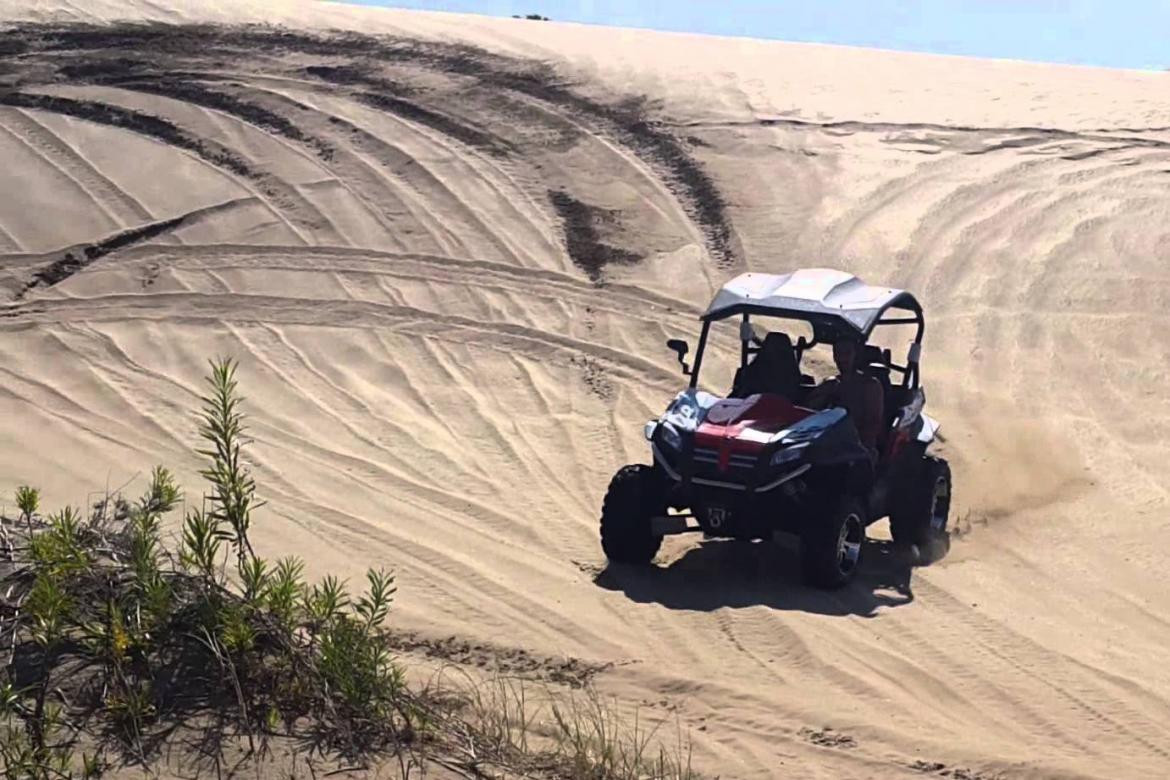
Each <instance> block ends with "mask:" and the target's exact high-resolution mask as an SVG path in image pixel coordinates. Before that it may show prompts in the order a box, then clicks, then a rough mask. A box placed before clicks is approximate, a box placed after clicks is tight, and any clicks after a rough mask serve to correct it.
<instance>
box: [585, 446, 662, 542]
mask: <svg viewBox="0 0 1170 780" xmlns="http://www.w3.org/2000/svg"><path fill="white" fill-rule="evenodd" d="M665 511H666V499H665V486H664V485H663V483H662V477H661V475H659V474H658V473H657V472H656V471H655V470H654V467H653V466H646V465H643V464H636V465H633V466H625V467H623V468H622V469H620V470H619V471H618V473H616V474H614V475H613V479H611V480H610V482H609V490H608V491H607V492H606V494H605V503H604V504H603V505H602V508H601V549H602V550H604V551H605V556H606V557H607V558H609V559H610V560H611V561H616V562H618V563H649V562H650V561H652V560H654V556H655V555H656V554H657V553H658V548H659V547H660V546H661V545H662V537H661V536H655V535H654V534H653V532H652V530H651V527H650V519H651V518H652V517H655V516H657V515H661V514H663V513H665Z"/></svg>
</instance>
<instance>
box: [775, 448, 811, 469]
mask: <svg viewBox="0 0 1170 780" xmlns="http://www.w3.org/2000/svg"><path fill="white" fill-rule="evenodd" d="M807 446H808V445H807V444H797V445H795V446H792V447H785V448H784V449H782V450H780V451H779V452H776V453H775V454H773V455H772V460H771V464H772V465H773V466H780V465H783V464H785V463H789V462H791V461H794V460H796V459H797V458H799V457H800V456H801V455H803V454H804V448H805V447H807Z"/></svg>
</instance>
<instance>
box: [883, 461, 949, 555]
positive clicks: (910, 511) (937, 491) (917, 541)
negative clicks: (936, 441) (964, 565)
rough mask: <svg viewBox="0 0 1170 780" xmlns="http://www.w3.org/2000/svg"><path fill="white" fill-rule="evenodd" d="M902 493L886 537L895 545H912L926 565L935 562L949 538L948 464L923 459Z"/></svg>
mask: <svg viewBox="0 0 1170 780" xmlns="http://www.w3.org/2000/svg"><path fill="white" fill-rule="evenodd" d="M903 490H904V493H903V495H902V496H901V497H900V500H899V502H898V506H897V508H896V510H895V511H894V512H893V513H892V514H891V515H890V535H891V536H893V537H894V541H895V542H896V543H898V544H907V545H914V546H916V547H917V548H918V551H919V555H920V556H922V557H923V558H924V559H925V560H926V561H927V562H930V561H934V560H938V559H939V558H941V557H942V556H943V555H944V554H946V549H947V546H948V540H949V538H950V537H949V534H948V533H947V520H948V518H949V516H950V511H951V467H950V465H949V464H948V463H947V462H946V461H945V460H943V459H942V458H936V457H934V456H931V455H926V456H923V458H922V460H921V461H920V462H919V464H918V468H917V469H915V473H914V474H912V475H911V477H910V479H908V480H907V484H906V485H905V486H904V488H903Z"/></svg>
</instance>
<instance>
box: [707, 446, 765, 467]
mask: <svg viewBox="0 0 1170 780" xmlns="http://www.w3.org/2000/svg"><path fill="white" fill-rule="evenodd" d="M694 458H695V465H696V466H697V467H700V468H702V467H705V466H713V467H714V470H716V471H718V470H719V452H718V451H717V450H713V449H711V448H710V447H696V448H695V455H694ZM727 465H728V466H729V467H730V468H733V469H754V468H755V467H756V456H755V455H740V454H735V453H732V455H731V457H730V458H728V460H727Z"/></svg>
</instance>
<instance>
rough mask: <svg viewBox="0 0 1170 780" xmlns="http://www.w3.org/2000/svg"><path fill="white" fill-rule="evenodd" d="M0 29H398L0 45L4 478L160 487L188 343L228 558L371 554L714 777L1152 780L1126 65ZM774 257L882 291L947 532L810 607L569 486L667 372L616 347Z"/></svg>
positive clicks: (616, 41) (778, 264)
mask: <svg viewBox="0 0 1170 780" xmlns="http://www.w3.org/2000/svg"><path fill="white" fill-rule="evenodd" d="M25 5H26V4H25V3H22V2H15V1H14V0H2V1H0V18H4V19H11V20H17V19H24V20H27V19H33V20H35V21H41V22H53V23H54V24H60V23H62V22H78V21H82V22H84V21H94V20H100V21H103V22H109V21H112V20H115V19H120V18H148V19H159V20H163V21H167V22H170V23H175V24H192V23H202V22H209V21H210V22H219V23H222V22H254V21H276V22H281V23H284V24H289V25H293V26H295V27H298V28H302V29H309V30H314V29H315V30H318V31H320V30H321V29H324V28H326V27H342V28H351V29H360V30H361V31H363V32H367V33H370V32H375V33H381V34H386V35H392V36H409V37H412V38H414V39H423V40H426V41H428V42H427V43H425V44H409V43H403V41H402V39H401V38H396V39H386V40H383V41H380V42H377V43H371V42H370V41H369V39H364V38H354V37H351V38H349V39H347V40H346V41H344V42H339V41H328V42H325V43H323V42H322V41H321V40H320V39H317V38H311V37H307V36H304V35H300V36H287V35H286V36H284V37H282V38H280V39H279V40H278V39H275V38H274V37H272V36H271V34H269V33H262V32H256V31H251V32H240V33H235V34H225V33H222V32H221V33H216V34H214V35H213V34H212V33H210V32H208V31H206V30H204V31H198V30H192V29H190V28H183V27H177V28H169V29H168V30H166V31H164V32H158V31H155V32H149V31H147V32H144V31H142V30H141V29H139V30H134V29H127V28H124V27H116V28H111V29H109V30H108V31H107V32H108V33H109V34H106V33H93V32H92V31H91V32H77V31H72V32H70V31H63V30H61V29H56V30H53V31H46V30H40V31H36V32H30V31H28V30H23V31H21V30H16V31H10V32H8V33H5V35H4V38H3V40H0V83H2V84H3V85H4V86H3V87H0V159H2V160H3V161H4V166H3V168H0V253H2V254H0V285H2V286H3V291H4V292H3V294H4V296H5V299H6V300H7V301H8V303H6V304H5V305H4V308H2V309H0V334H2V337H0V377H2V379H0V445H2V446H0V475H2V480H0V489H2V490H4V491H5V493H7V492H8V491H10V490H11V489H12V487H13V486H15V485H16V484H18V483H20V482H23V481H33V482H36V483H38V484H40V485H42V486H43V487H44V488H45V490H46V492H47V493H48V496H49V499H50V500H51V501H52V502H54V503H56V502H64V501H73V502H76V503H81V502H82V501H84V500H86V498H87V494H88V491H96V490H103V489H105V488H106V486H107V485H109V486H117V485H119V484H122V483H123V482H125V481H127V480H129V479H131V478H134V477H135V476H139V477H140V476H141V474H142V473H143V472H144V471H145V470H146V469H147V468H148V467H149V466H150V465H151V464H153V463H156V462H159V461H162V462H166V463H169V464H171V465H172V466H173V467H175V468H177V469H180V470H182V471H183V472H184V473H186V474H193V473H194V471H195V469H196V468H197V466H198V464H197V462H196V461H195V460H193V459H192V458H191V457H190V455H189V454H188V449H189V445H190V443H191V441H192V439H193V427H194V423H193V421H192V419H191V417H190V414H189V410H190V409H191V408H192V407H193V406H194V404H195V401H196V396H197V393H198V391H199V385H198V382H199V377H200V376H201V374H202V372H203V371H204V368H205V361H206V359H207V358H208V357H209V356H211V355H215V354H220V353H230V354H234V355H237V356H239V357H240V358H241V359H242V360H243V363H244V369H243V381H244V382H245V386H246V388H247V394H248V396H249V398H250V407H249V408H250V411H251V414H252V424H253V427H252V430H253V433H254V435H255V437H256V440H257V443H256V446H255V455H256V460H257V472H258V477H259V480H260V482H261V484H262V485H263V487H264V493H265V497H266V498H267V499H269V501H270V504H269V506H268V507H267V508H266V510H265V514H264V516H263V517H262V518H261V519H259V520H258V521H257V525H256V534H257V537H258V540H257V541H258V543H259V546H260V547H261V548H262V549H263V550H264V551H265V552H267V553H271V554H273V555H281V554H287V553H296V554H300V555H303V556H305V557H306V558H307V560H308V562H309V566H310V568H311V569H312V570H313V571H314V572H317V573H320V572H324V571H328V570H340V571H343V572H346V573H349V574H351V575H352V576H355V577H358V576H360V573H361V571H362V570H363V569H364V567H365V566H367V565H370V564H383V563H385V564H389V565H393V566H394V567H395V568H396V569H397V570H398V572H399V575H400V584H401V599H400V604H399V607H398V620H399V621H400V623H401V624H402V625H403V626H406V627H409V628H413V629H417V630H419V631H422V632H424V633H425V634H428V635H432V636H436V637H440V636H447V635H455V636H457V637H459V638H461V639H464V638H465V639H468V640H472V641H476V640H478V641H485V640H486V641H491V642H493V643H495V644H497V645H500V646H501V647H505V648H507V647H519V648H524V649H526V650H529V651H531V652H532V653H536V654H541V655H544V656H549V657H557V656H572V657H575V658H581V659H584V660H586V661H588V662H596V663H609V662H612V663H613V664H614V666H613V668H611V669H610V670H609V671H606V672H604V673H603V674H601V675H600V676H599V677H598V678H597V680H598V683H599V684H600V685H601V686H602V687H604V688H605V689H606V690H609V691H612V692H615V693H617V694H620V695H621V696H622V697H623V698H624V699H625V700H626V701H629V702H632V703H643V704H646V705H647V706H648V707H649V708H651V709H652V710H654V711H663V712H669V713H677V714H678V716H679V717H680V718H681V722H682V724H683V726H684V727H686V728H688V729H690V730H691V733H692V736H693V737H694V738H695V739H696V746H697V750H698V759H699V761H700V762H701V763H702V765H703V766H704V767H705V768H707V769H710V770H713V771H718V772H720V773H721V774H722V775H723V776H724V777H769V776H794V777H826V778H830V777H831V778H837V777H858V778H861V777H875V776H881V777H886V776H907V777H909V776H923V775H931V774H935V775H940V776H941V774H942V773H944V772H952V776H969V777H988V778H989V777H999V776H1003V777H1082V776H1083V777H1110V778H1113V777H1134V778H1139V777H1153V776H1162V775H1166V774H1170V737H1168V736H1167V733H1168V732H1170V649H1168V648H1170V607H1168V606H1167V596H1168V595H1170V586H1168V585H1167V584H1166V579H1165V577H1164V575H1163V574H1162V570H1163V558H1164V556H1165V547H1166V545H1167V543H1168V542H1170V521H1168V520H1167V489H1168V488H1170V467H1168V466H1167V463H1168V462H1170V448H1168V446H1167V444H1166V442H1167V441H1168V434H1170V407H1168V405H1167V397H1166V391H1165V387H1166V384H1167V381H1168V379H1170V376H1168V373H1170V370H1168V369H1167V365H1170V335H1168V334H1170V330H1168V328H1167V325H1170V323H1168V318H1170V315H1168V314H1167V312H1170V272H1168V271H1167V263H1168V261H1170V230H1168V228H1167V225H1170V219H1168V217H1170V206H1168V204H1170V199H1168V197H1170V128H1168V127H1167V126H1166V125H1167V122H1166V120H1165V117H1166V116H1167V110H1168V109H1170V91H1168V90H1167V89H1166V86H1167V80H1166V75H1164V74H1143V73H1126V72H1116V71H1106V70H1096V69H1087V68H1064V67H1055V66H1042V65H1029V64H1021V63H1005V62H994V63H992V62H980V61H976V60H967V59H958V58H940V57H928V56H921V55H903V54H892V53H879V52H869V51H861V50H847V49H837V48H831V47H815V46H797V45H787V44H779V43H763V42H752V41H732V40H723V39H715V38H698V37H689V36H674V35H661V34H653V33H647V32H618V31H609V30H601V29H591V28H578V27H572V26H568V25H556V24H545V23H539V24H538V23H530V22H514V21H511V20H482V19H468V18H461V17H452V16H444V15H428V14H413V13H403V12H390V11H372V10H361V9H350V8H345V7H341V6H316V5H310V4H302V3H289V4H287V5H283V6H269V5H267V4H263V3H259V2H253V3H226V2H223V3H208V4H198V5H195V4H182V5H178V4H176V5H177V7H178V8H179V10H166V9H161V8H160V5H159V4H156V3H150V2H145V0H143V2H130V1H129V0H125V1H124V0H107V1H106V2H92V3H85V4H81V3H70V2H65V0H59V2H56V3H52V4H38V8H37V9H33V10H28V9H26V8H24V6H25ZM150 36H154V37H150ZM464 44H472V45H474V46H476V47H483V48H484V49H486V50H487V51H483V50H481V49H478V48H476V49H472V48H467V47H466V46H465V45H464ZM488 52H491V53H488ZM532 58H537V59H532ZM14 85H15V86H18V87H19V89H17V90H10V89H9V87H12V86H14ZM642 96H645V97H647V98H649V100H650V103H649V104H646V105H640V104H639V103H638V102H637V98H639V97H642ZM111 107H112V108H111ZM647 117H649V118H652V119H657V120H661V122H660V123H655V124H646V123H645V122H644V121H643V120H644V119H645V118H647ZM160 119H161V120H163V121H162V122H160V121H159V120H160ZM1159 125H1161V127H1159ZM713 196H714V197H713ZM66 255H68V257H66ZM810 264H827V265H837V266H840V267H844V268H846V269H849V270H852V271H854V272H857V273H859V274H861V275H862V276H863V277H865V278H867V279H870V280H873V281H880V282H883V283H888V284H892V285H899V286H901V285H904V286H909V287H911V288H912V289H914V290H916V291H918V292H920V293H921V295H922V298H923V299H924V301H925V302H926V305H927V310H928V316H929V320H928V326H929V329H928V336H927V347H928V349H927V358H926V361H927V362H926V371H927V374H926V382H927V392H928V394H929V397H930V403H931V405H932V406H933V407H934V409H935V412H936V413H937V415H938V416H939V417H940V418H941V419H942V420H943V421H944V431H945V432H946V434H947V443H946V445H945V450H946V453H947V455H948V456H949V457H951V459H952V461H953V463H954V467H955V473H956V482H957V491H958V495H957V497H956V501H957V504H958V506H957V507H956V508H955V516H956V519H957V522H958V526H959V528H960V530H961V531H962V532H963V534H962V537H961V538H959V539H957V540H956V542H955V544H954V546H953V548H952V551H951V554H950V555H949V556H948V558H947V559H946V560H944V561H943V562H942V563H940V564H937V565H935V566H933V567H930V568H928V569H914V570H912V571H911V570H910V569H908V568H907V566H906V565H905V563H904V562H902V561H900V560H897V559H896V558H895V556H893V555H891V554H890V553H889V552H888V550H887V549H886V547H885V546H884V545H882V544H880V543H879V544H875V545H874V547H873V548H872V549H871V551H870V552H871V553H872V554H871V557H870V563H869V566H868V567H867V569H866V571H865V572H864V573H863V575H862V577H861V578H860V582H859V583H857V584H856V585H855V586H853V587H851V588H850V589H848V590H846V591H844V592H841V593H835V594H824V593H816V592H811V591H808V590H805V589H803V588H801V587H800V586H799V585H798V584H797V583H796V580H795V575H794V573H793V564H794V561H793V559H792V556H791V554H790V553H787V552H785V551H783V550H777V549H772V548H770V547H766V546H762V545H754V546H751V545H749V546H737V545H730V544H708V545H700V544H697V543H695V542H693V541H689V540H688V541H683V540H670V541H669V542H668V544H667V545H666V546H665V547H664V552H663V554H662V555H661V556H660V558H659V565H658V567H657V568H656V569H654V570H652V571H650V572H643V573H637V572H629V571H622V570H606V569H604V561H603V558H602V556H601V553H600V550H599V548H598V544H597V538H596V518H597V513H598V507H599V502H600V498H601V495H602V492H603V491H604V489H605V486H606V482H607V481H608V478H609V476H610V474H611V473H612V472H613V471H614V470H615V469H616V468H617V467H618V466H619V465H620V464H622V463H625V462H632V461H638V460H644V459H645V458H646V456H647V453H646V452H645V451H644V447H643V445H642V442H640V440H639V434H640V426H641V422H643V421H644V420H645V419H646V418H648V417H650V416H654V415H656V414H657V412H658V410H659V409H660V407H661V406H662V404H663V403H664V402H665V400H666V399H667V398H668V396H669V395H670V394H671V393H672V392H673V391H674V390H675V389H676V388H677V387H678V386H679V385H680V379H679V377H678V376H677V375H676V372H675V369H674V366H673V365H672V360H671V356H669V355H668V354H667V353H666V351H665V350H664V349H663V347H662V346H661V345H662V341H663V340H664V339H665V338H667V337H668V336H674V335H686V336H693V334H694V332H695V330H696V328H695V315H696V312H697V310H698V307H699V306H701V305H702V304H704V303H705V302H706V300H707V298H708V297H709V295H710V294H711V292H712V290H713V289H714V288H715V286H717V285H718V284H719V283H720V281H721V280H723V279H725V278H727V277H728V276H729V275H730V274H732V273H734V272H736V271H738V270H741V269H743V268H757V269H764V270H777V271H778V270H782V269H786V268H790V267H793V266H796V265H810ZM725 365H726V364H725ZM708 368H709V369H710V368H711V366H708ZM707 376H708V378H712V379H714V378H717V374H716V373H715V372H711V373H708V374H707ZM723 376H724V377H726V376H728V375H727V374H724V375H723ZM189 484H190V487H191V489H192V491H193V494H196V493H197V490H198V486H197V484H196V483H195V482H194V481H192V482H190V483H189ZM883 533H884V524H883V525H882V526H878V527H877V528H876V530H875V534H876V535H879V536H880V535H882V534H883ZM915 765H917V766H918V769H914V768H913V767H914V766H915ZM959 769H962V770H964V771H966V772H968V774H967V775H959V774H958V773H957V770H959Z"/></svg>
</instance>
